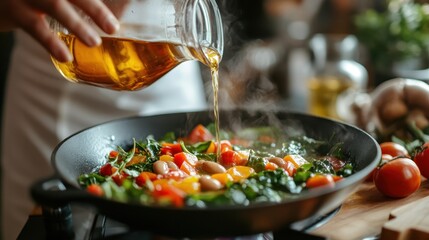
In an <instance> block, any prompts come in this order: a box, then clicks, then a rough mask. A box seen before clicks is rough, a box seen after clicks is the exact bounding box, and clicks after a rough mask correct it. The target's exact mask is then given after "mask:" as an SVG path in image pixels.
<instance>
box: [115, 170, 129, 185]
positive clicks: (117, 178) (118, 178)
mask: <svg viewBox="0 0 429 240" xmlns="http://www.w3.org/2000/svg"><path fill="white" fill-rule="evenodd" d="M127 176H128V174H126V173H124V172H121V173H118V174H115V175H113V176H112V179H113V181H114V182H115V183H116V184H117V185H118V186H122V184H123V183H124V180H125V179H126V178H127Z"/></svg>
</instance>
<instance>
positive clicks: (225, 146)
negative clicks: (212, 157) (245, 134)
mask: <svg viewBox="0 0 429 240" xmlns="http://www.w3.org/2000/svg"><path fill="white" fill-rule="evenodd" d="M215 145H216V148H215V151H217V142H215ZM228 150H232V144H231V142H230V141H228V140H222V141H220V152H226V151H228Z"/></svg>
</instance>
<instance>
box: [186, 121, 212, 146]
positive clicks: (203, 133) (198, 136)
mask: <svg viewBox="0 0 429 240" xmlns="http://www.w3.org/2000/svg"><path fill="white" fill-rule="evenodd" d="M212 139H213V135H212V134H211V132H210V131H209V130H208V129H207V128H206V127H204V126H203V125H202V124H198V125H197V126H195V127H194V129H192V131H191V132H190V133H189V135H188V137H187V141H188V142H189V143H197V142H206V141H210V140H212Z"/></svg>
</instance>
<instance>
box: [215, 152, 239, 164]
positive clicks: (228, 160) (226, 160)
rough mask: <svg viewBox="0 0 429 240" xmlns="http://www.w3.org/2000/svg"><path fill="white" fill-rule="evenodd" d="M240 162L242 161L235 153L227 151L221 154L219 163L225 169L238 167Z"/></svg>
mask: <svg viewBox="0 0 429 240" xmlns="http://www.w3.org/2000/svg"><path fill="white" fill-rule="evenodd" d="M241 161H242V159H241V156H240V154H239V153H238V152H236V151H233V150H227V151H225V152H222V153H221V154H220V159H219V163H220V164H221V165H222V166H224V167H226V168H230V167H233V166H235V165H239V164H240V163H241Z"/></svg>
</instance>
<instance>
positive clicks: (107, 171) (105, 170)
mask: <svg viewBox="0 0 429 240" xmlns="http://www.w3.org/2000/svg"><path fill="white" fill-rule="evenodd" d="M117 170H118V169H117V168H116V167H114V166H112V164H110V163H106V164H104V165H103V166H102V167H101V168H100V171H99V173H100V175H102V176H111V175H112V174H114V173H115V172H116V171H117Z"/></svg>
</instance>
